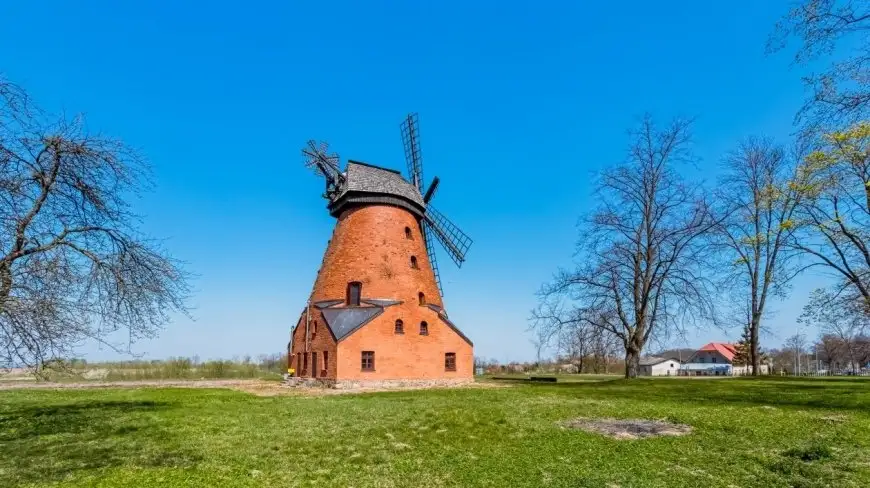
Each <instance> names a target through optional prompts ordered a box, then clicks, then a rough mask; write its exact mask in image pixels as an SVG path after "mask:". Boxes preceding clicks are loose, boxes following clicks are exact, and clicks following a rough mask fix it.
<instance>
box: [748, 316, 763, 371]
mask: <svg viewBox="0 0 870 488" xmlns="http://www.w3.org/2000/svg"><path fill="white" fill-rule="evenodd" d="M760 322H761V315H759V314H755V313H754V314H752V323H751V324H749V359H750V362H751V363H752V376H758V374H759V370H760V369H761V368H760V365H761V354H759V353H758V328H759V325H761V324H760Z"/></svg>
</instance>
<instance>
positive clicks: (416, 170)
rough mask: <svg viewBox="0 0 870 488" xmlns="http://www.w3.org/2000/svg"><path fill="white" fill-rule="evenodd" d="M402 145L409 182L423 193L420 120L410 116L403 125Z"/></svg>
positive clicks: (412, 115)
mask: <svg viewBox="0 0 870 488" xmlns="http://www.w3.org/2000/svg"><path fill="white" fill-rule="evenodd" d="M401 130H402V144H403V145H404V146H405V162H406V163H407V164H408V180H409V181H410V182H411V183H412V184H413V185H414V186H416V187H417V190H419V191H420V193H423V153H422V152H421V151H420V118H419V116H418V115H417V114H408V116H407V117H406V118H405V120H404V121H403V122H402V125H401Z"/></svg>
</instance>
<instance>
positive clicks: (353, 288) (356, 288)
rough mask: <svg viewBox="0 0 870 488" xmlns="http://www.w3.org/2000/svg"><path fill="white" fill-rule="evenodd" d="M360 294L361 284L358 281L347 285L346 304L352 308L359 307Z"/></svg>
mask: <svg viewBox="0 0 870 488" xmlns="http://www.w3.org/2000/svg"><path fill="white" fill-rule="evenodd" d="M361 294H362V283H360V282H359V281H351V282H350V283H348V284H347V304H348V305H350V306H352V307H359V299H360V295H361Z"/></svg>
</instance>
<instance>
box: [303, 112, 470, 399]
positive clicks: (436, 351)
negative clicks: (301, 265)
mask: <svg viewBox="0 0 870 488" xmlns="http://www.w3.org/2000/svg"><path fill="white" fill-rule="evenodd" d="M401 133H402V141H403V143H404V146H405V159H406V161H407V165H408V179H407V180H406V179H404V178H403V177H402V175H401V174H400V173H399V171H396V170H393V169H388V168H384V167H380V166H375V165H372V164H368V163H362V162H359V161H353V160H348V161H347V164H346V165H345V168H344V170H342V169H341V160H340V158H339V157H338V155H336V154H332V153H329V152H328V147H327V145H326V144H325V143H319V144H318V143H315V142H314V141H309V143H308V145H307V146H306V148H305V149H303V150H302V152H303V156H304V158H305V164H306V166H308V167H309V168H311V169H312V170H313V171H314V172H315V173H316V174H317V175H319V176H320V177H322V178H323V179H324V180H325V183H326V191H325V193H324V194H323V197H324V198H326V199H327V201H328V204H327V210H328V211H329V213H330V215H331V216H333V217H335V218H336V219H337V222H336V224H335V228H334V229H333V233H332V238H331V239H330V240H329V243H328V245H327V248H326V252H325V254H324V256H323V262H322V264H321V266H320V269H319V270H318V272H317V278H316V280H315V282H314V287H313V289H312V291H311V296H310V297H309V300H308V302H307V303H306V305H305V308H304V309H303V310H302V313H301V315H300V318H299V320H298V322H297V323H296V325H295V327H294V328H293V330H292V332H291V342H290V344H289V348H288V349H289V350H288V361H289V362H290V366H291V367H292V368H294V369H295V371H296V374H297V375H298V376H300V377H302V378H316V379H323V380H327V381H337V382H341V381H353V382H365V381H385V380H386V381H389V380H402V381H405V380H439V381H467V380H469V379H471V378H472V375H473V371H472V369H473V352H472V347H473V345H472V343H471V341H470V340H469V339H468V338H467V337H466V336H465V335H464V334H463V333H462V332H461V331H460V330H459V328H458V327H456V325H454V324H453V323H452V322H451V321H450V319H449V318H448V316H447V311H446V310H445V308H444V303H443V299H442V296H443V293H442V289H441V282H440V278H439V274H438V265H437V263H436V260H435V253H434V251H435V250H434V247H433V239H437V240H438V241H439V242H440V243H441V244H442V245H443V247H444V249H445V251H446V252H447V254H448V255H449V256H450V257H451V258H452V259H453V261H454V262H455V263H456V265H457V266H461V265H462V263H463V261H464V260H465V253H466V252H467V251H468V248H469V247H470V246H471V239H470V238H469V237H468V236H467V235H465V233H463V232H462V231H461V230H459V228H458V227H456V226H455V225H453V224H452V223H451V222H450V221H449V220H447V218H445V217H444V216H443V215H442V214H440V213H439V212H438V211H436V210H435V209H434V208H433V207H432V206H431V205H430V201H431V200H432V197H433V196H434V195H435V191H436V190H437V188H438V184H439V180H438V177H435V178H434V179H433V180H432V182H431V184H429V186H428V188H424V186H423V164H422V156H421V152H420V143H419V123H418V118H417V115H416V114H411V115H408V116H407V118H406V119H405V120H404V122H403V123H402V125H401Z"/></svg>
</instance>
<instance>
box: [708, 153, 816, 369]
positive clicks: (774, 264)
mask: <svg viewBox="0 0 870 488" xmlns="http://www.w3.org/2000/svg"><path fill="white" fill-rule="evenodd" d="M804 152H805V151H804V150H802V149H800V148H798V149H797V150H795V151H793V152H792V153H786V151H785V150H784V149H783V148H782V147H781V146H779V145H776V144H774V143H773V142H772V141H770V140H769V139H760V138H749V139H746V140H744V141H742V142H741V143H740V144H739V145H738V146H737V148H736V149H735V150H734V151H732V152H731V153H730V154H729V155H728V156H727V157H726V158H725V173H724V175H723V177H722V179H721V181H720V184H719V185H718V186H719V191H718V192H717V201H718V202H719V205H720V206H721V208H720V209H719V212H720V213H721V215H723V216H724V217H723V218H722V220H721V221H720V223H719V225H717V226H716V229H715V232H714V235H715V236H716V242H717V243H718V245H719V246H720V247H721V248H722V249H724V250H725V253H724V256H725V257H726V259H727V260H728V261H729V263H728V264H727V265H726V266H718V268H719V269H726V270H730V272H729V273H723V277H724V278H726V279H725V280H724V281H725V283H728V284H730V287H731V288H732V290H734V291H735V292H736V293H737V295H738V296H737V300H736V303H738V304H740V306H739V308H740V310H739V312H740V315H744V316H745V323H744V324H741V325H744V326H745V327H746V328H747V329H748V331H749V339H750V342H749V350H748V351H747V352H748V353H749V358H748V359H749V364H750V365H751V366H752V374H753V376H756V375H758V374H759V371H760V366H761V356H760V354H759V331H760V330H761V325H762V319H763V318H764V317H765V316H766V312H767V304H768V301H769V299H770V297H771V296H782V295H783V294H784V292H785V290H786V287H787V284H788V282H789V281H790V280H791V279H792V278H793V277H794V276H795V274H796V272H797V269H796V266H795V259H794V258H795V256H796V253H795V252H792V251H793V250H792V249H791V248H790V247H789V246H788V245H787V244H788V243H789V242H790V241H791V240H792V236H793V234H794V233H795V231H796V229H797V228H798V225H797V223H796V222H795V218H796V216H795V214H796V212H797V209H798V205H799V204H800V203H801V195H802V194H801V192H800V191H799V188H800V186H799V185H796V184H795V182H794V177H795V169H796V167H797V162H796V161H799V160H800V158H801V157H802V155H803V154H804Z"/></svg>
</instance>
